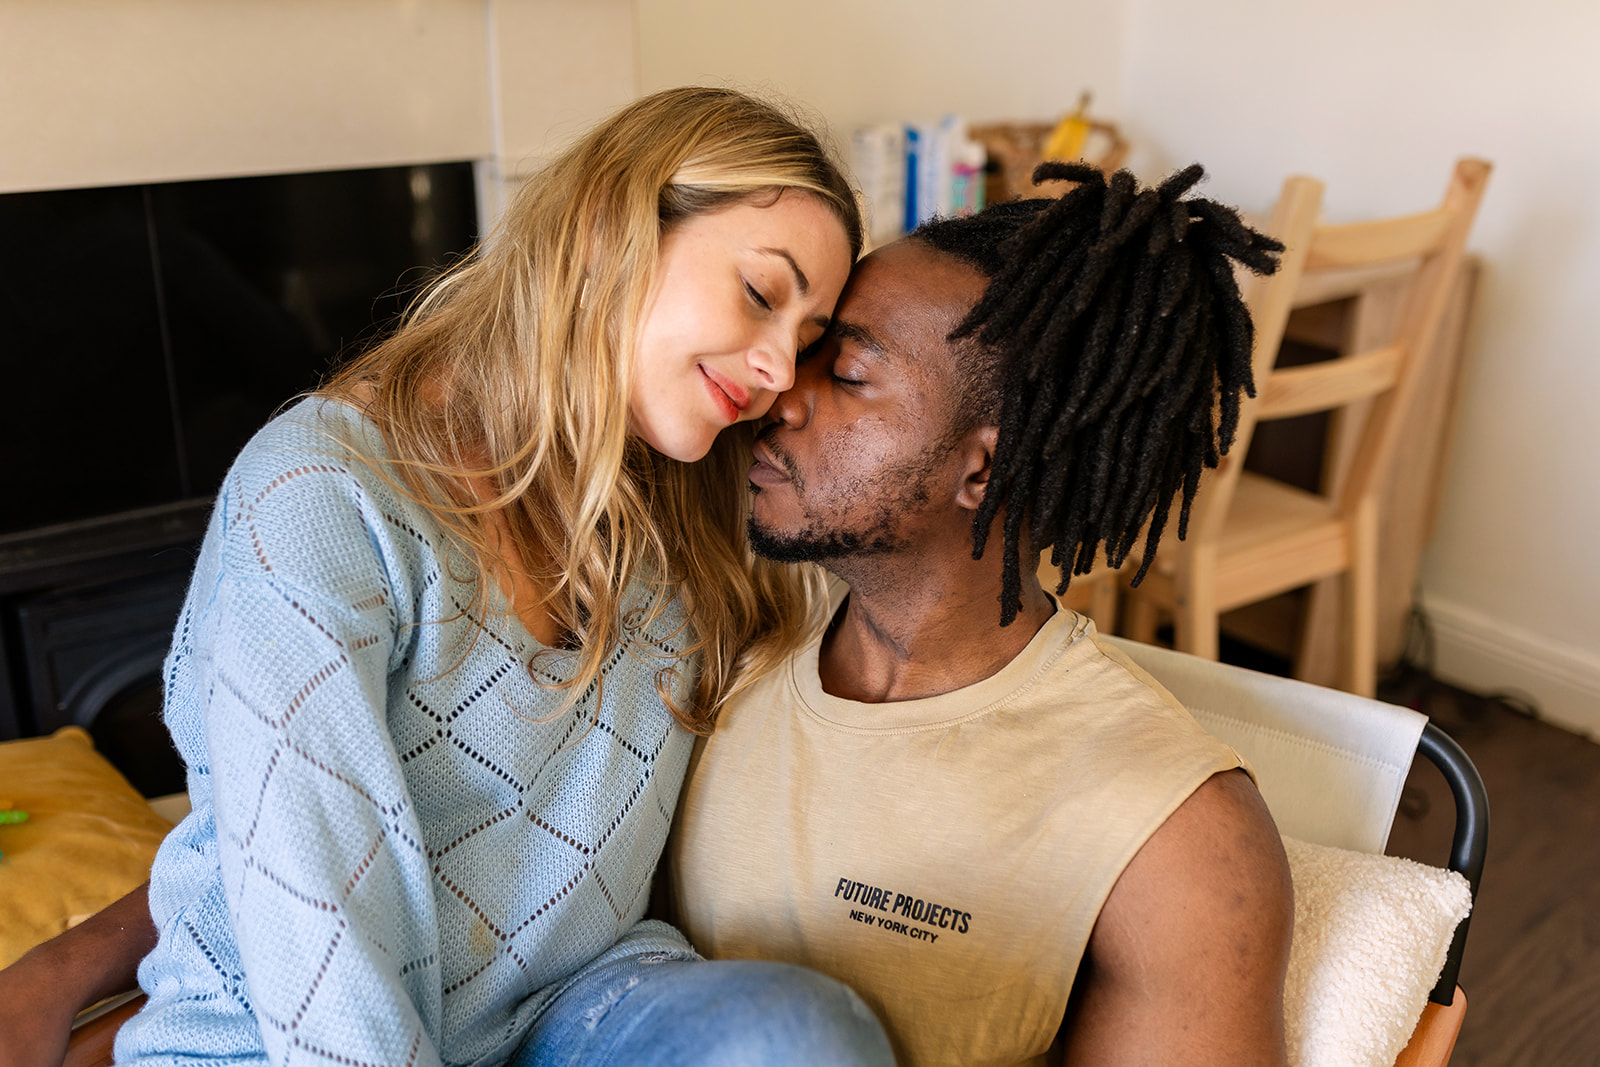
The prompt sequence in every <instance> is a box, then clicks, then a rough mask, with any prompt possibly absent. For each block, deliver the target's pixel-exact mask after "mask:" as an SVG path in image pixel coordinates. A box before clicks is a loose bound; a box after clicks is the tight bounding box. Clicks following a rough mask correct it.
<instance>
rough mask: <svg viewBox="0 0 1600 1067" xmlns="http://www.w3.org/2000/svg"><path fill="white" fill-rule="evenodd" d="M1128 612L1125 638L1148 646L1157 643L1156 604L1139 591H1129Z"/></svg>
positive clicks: (1124, 622)
mask: <svg viewBox="0 0 1600 1067" xmlns="http://www.w3.org/2000/svg"><path fill="white" fill-rule="evenodd" d="M1127 597H1128V604H1127V607H1128V610H1127V611H1126V612H1124V616H1125V617H1124V619H1123V624H1122V625H1123V636H1124V637H1130V638H1132V639H1133V640H1135V641H1139V642H1142V643H1144V644H1147V645H1153V644H1155V643H1156V614H1157V613H1156V602H1155V599H1154V598H1153V597H1148V596H1145V595H1144V594H1142V593H1140V592H1139V590H1137V589H1130V590H1128V591H1127Z"/></svg>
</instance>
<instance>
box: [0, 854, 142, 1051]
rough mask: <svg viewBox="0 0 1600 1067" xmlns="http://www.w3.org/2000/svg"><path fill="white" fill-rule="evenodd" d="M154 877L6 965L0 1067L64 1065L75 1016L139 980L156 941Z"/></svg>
mask: <svg viewBox="0 0 1600 1067" xmlns="http://www.w3.org/2000/svg"><path fill="white" fill-rule="evenodd" d="M149 888H150V886H149V883H148V882H147V883H145V884H144V885H141V886H140V887H139V888H138V889H135V890H134V891H133V892H131V893H129V894H128V895H127V896H125V897H123V898H122V899H121V900H119V901H117V902H116V903H115V904H112V905H111V906H109V907H107V908H106V909H105V910H104V911H102V912H100V913H98V914H96V915H94V916H92V917H90V918H89V919H87V920H85V921H84V922H82V923H80V924H79V925H77V926H75V927H73V928H72V929H71V930H68V931H67V932H66V933H64V934H61V935H60V936H59V937H56V938H54V939H52V940H50V941H46V942H45V943H44V944H42V945H39V946H38V947H37V948H34V949H32V950H31V951H30V952H28V954H27V955H25V956H23V957H22V958H21V959H20V960H18V961H17V962H16V963H13V964H12V965H11V966H10V967H7V968H6V969H5V970H3V971H0V1035H4V1040H0V1067H60V1064H61V1060H62V1057H63V1056H65V1055H66V1051H67V1037H68V1035H69V1034H70V1033H71V1030H72V1019H73V1016H75V1015H77V1014H78V1012H80V1011H82V1010H83V1009H84V1008H86V1007H88V1006H89V1005H91V1004H93V1003H95V1002H96V1001H99V1000H103V999H105V998H106V997H109V996H113V995H115V994H117V993H121V992H123V991H125V990H128V989H132V988H133V987H134V986H135V985H137V984H138V979H137V977H136V976H137V972H138V969H139V961H140V960H142V959H144V957H145V955H146V954H147V953H148V952H149V951H150V950H151V949H152V948H154V947H155V944H156V928H155V923H154V922H152V921H151V919H150V902H149V896H148V890H149Z"/></svg>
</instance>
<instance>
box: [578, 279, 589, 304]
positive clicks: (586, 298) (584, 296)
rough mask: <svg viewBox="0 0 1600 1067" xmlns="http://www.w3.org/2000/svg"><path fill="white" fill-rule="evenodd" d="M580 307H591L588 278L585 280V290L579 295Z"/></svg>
mask: <svg viewBox="0 0 1600 1067" xmlns="http://www.w3.org/2000/svg"><path fill="white" fill-rule="evenodd" d="M578 306H579V307H580V308H586V307H588V306H589V279H588V278H585V279H584V280H583V289H582V290H581V291H579V293H578Z"/></svg>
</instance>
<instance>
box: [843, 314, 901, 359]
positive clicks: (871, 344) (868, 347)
mask: <svg viewBox="0 0 1600 1067" xmlns="http://www.w3.org/2000/svg"><path fill="white" fill-rule="evenodd" d="M829 329H831V330H832V331H833V334H834V336H835V337H838V338H839V339H840V340H849V341H854V342H855V343H856V344H858V345H860V346H861V349H862V351H864V352H865V353H866V354H867V355H869V356H872V357H874V358H876V359H884V358H885V357H887V356H888V354H889V352H888V349H886V348H884V347H883V342H882V341H880V340H878V335H877V334H875V333H873V332H872V331H871V330H869V329H867V328H866V327H865V326H863V325H861V323H859V322H848V321H846V320H844V319H834V320H833V325H832V326H831V327H829Z"/></svg>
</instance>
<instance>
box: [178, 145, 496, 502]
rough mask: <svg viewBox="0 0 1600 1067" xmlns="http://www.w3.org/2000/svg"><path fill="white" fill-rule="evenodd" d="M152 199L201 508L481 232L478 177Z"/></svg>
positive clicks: (314, 181)
mask: <svg viewBox="0 0 1600 1067" xmlns="http://www.w3.org/2000/svg"><path fill="white" fill-rule="evenodd" d="M152 193H153V205H154V214H155V219H156V224H157V233H158V235H159V244H160V248H161V262H162V272H163V277H164V280H165V284H166V292H167V310H168V317H169V318H168V321H169V323H170V329H171V337H172V351H173V369H174V378H175V383H176V390H177V394H178V398H179V399H178V406H179V412H180V424H181V427H182V432H183V437H184V442H185V448H186V457H187V460H188V474H189V477H190V480H191V483H192V486H193V489H194V492H195V493H196V494H203V493H210V492H213V491H214V490H215V488H216V486H217V485H218V484H219V483H220V482H221V479H222V476H223V474H224V473H225V472H226V470H227V467H228V464H229V463H230V462H232V459H233V457H234V455H235V454H236V453H237V452H238V450H239V448H240V447H241V446H242V445H243V444H244V442H245V441H247V440H248V439H249V438H250V435H251V434H253V433H254V432H255V431H256V429H257V428H259V427H260V425H261V424H262V423H263V422H265V421H266V420H267V419H268V418H269V417H270V416H271V414H272V413H273V411H275V410H276V409H277V408H278V406H279V405H281V404H282V403H283V402H284V401H285V400H288V399H289V398H291V397H293V396H294V395H295V394H297V393H299V392H301V391H304V390H306V389H310V388H312V387H314V386H315V385H316V384H317V383H318V381H319V380H321V378H322V377H323V376H324V375H325V374H326V373H327V372H328V371H329V370H330V369H331V368H332V367H333V366H334V365H335V363H336V362H337V360H338V359H339V357H340V356H341V355H348V354H349V353H351V352H353V351H357V350H359V348H360V347H361V346H362V345H363V344H365V343H369V342H371V341H372V340H374V339H375V338H377V337H380V336H381V335H383V334H384V333H385V332H387V330H388V329H389V328H390V327H391V326H392V324H393V322H394V321H395V320H396V318H397V317H398V315H399V312H400V310H401V309H402V307H403V306H404V301H405V299H406V297H407V296H408V295H409V294H410V292H411V291H412V290H413V288H414V287H415V286H416V285H419V284H421V283H422V282H423V281H425V280H426V279H427V278H428V277H431V276H432V273H433V272H434V271H435V270H436V269H437V268H438V267H440V266H442V265H443V264H444V263H445V262H447V261H448V260H449V259H451V258H453V257H454V256H457V255H460V254H462V253H464V252H465V251H466V250H467V249H468V248H469V247H470V245H471V242H472V240H473V237H474V233H475V229H476V225H475V219H474V210H475V209H474V201H473V190H472V170H471V167H470V166H469V165H467V164H443V165H437V166H428V167H397V168H385V169H381V170H365V171H337V172H329V173H320V174H291V175H279V176H274V177H267V178H240V179H229V180H226V181H208V182H186V183H175V184H172V185H165V186H159V187H156V188H154V189H153V190H152ZM419 194H420V195H419Z"/></svg>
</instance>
